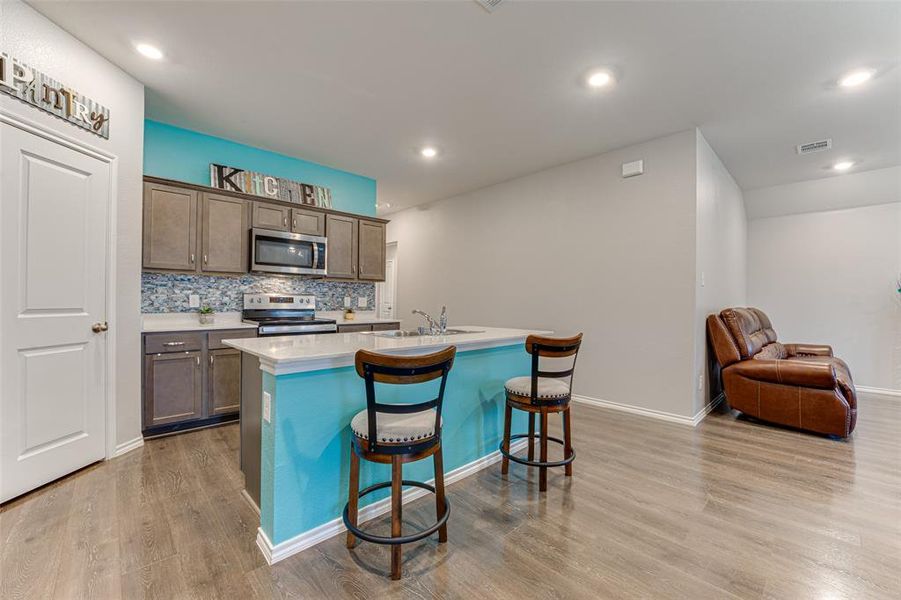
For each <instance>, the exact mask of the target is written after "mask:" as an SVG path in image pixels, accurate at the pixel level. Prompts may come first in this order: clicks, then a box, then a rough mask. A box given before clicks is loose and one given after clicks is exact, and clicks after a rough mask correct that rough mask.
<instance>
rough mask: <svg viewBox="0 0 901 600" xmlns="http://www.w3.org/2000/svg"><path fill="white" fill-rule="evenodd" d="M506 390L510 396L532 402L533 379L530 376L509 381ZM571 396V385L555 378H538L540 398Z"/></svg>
mask: <svg viewBox="0 0 901 600" xmlns="http://www.w3.org/2000/svg"><path fill="white" fill-rule="evenodd" d="M504 389H505V390H506V391H507V394H508V395H510V396H518V397H520V398H522V399H523V400H522V401H523V402H527V403H529V402H531V400H532V378H531V377H529V376H524V377H514V378H513V379H508V380H507V383H505V384H504ZM567 396H569V384H567V383H566V382H565V381H560V380H559V379H554V378H553V377H539V378H538V398H541V399H543V398H565V397H567Z"/></svg>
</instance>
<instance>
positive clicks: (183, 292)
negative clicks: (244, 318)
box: [141, 273, 375, 313]
mask: <svg viewBox="0 0 901 600" xmlns="http://www.w3.org/2000/svg"><path fill="white" fill-rule="evenodd" d="M254 293H279V294H312V295H314V296H316V308H317V309H318V310H341V309H342V308H344V297H345V296H350V297H351V304H352V306H357V298H366V299H367V300H368V301H369V306H375V284H374V283H353V282H337V281H323V280H321V279H305V278H302V277H268V276H265V275H239V276H236V277H222V276H213V275H186V274H183V273H142V274H141V312H145V313H167V312H196V311H197V309H196V308H190V307H188V295H189V294H198V295H200V304H201V306H211V307H212V308H213V310H215V311H216V312H233V311H240V310H241V309H242V308H243V302H244V294H254Z"/></svg>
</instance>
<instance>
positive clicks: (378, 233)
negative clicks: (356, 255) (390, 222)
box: [357, 219, 385, 281]
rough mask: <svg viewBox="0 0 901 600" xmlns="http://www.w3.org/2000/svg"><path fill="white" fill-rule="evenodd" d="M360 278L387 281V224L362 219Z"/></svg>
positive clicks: (358, 274) (358, 275) (358, 276)
mask: <svg viewBox="0 0 901 600" xmlns="http://www.w3.org/2000/svg"><path fill="white" fill-rule="evenodd" d="M359 245H360V248H359V252H360V259H359V265H358V269H357V270H358V271H359V272H358V273H357V278H358V279H364V280H367V281H385V224H384V223H379V222H377V221H367V220H365V219H360V244H359Z"/></svg>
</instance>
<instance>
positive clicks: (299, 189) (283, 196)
mask: <svg viewBox="0 0 901 600" xmlns="http://www.w3.org/2000/svg"><path fill="white" fill-rule="evenodd" d="M210 185H212V186H213V187H215V188H219V189H220V190H230V191H232V192H244V193H245V194H253V195H254V196H263V197H265V198H272V199H273V200H282V201H284V202H295V203H297V204H307V205H309V206H320V207H322V208H331V207H332V192H331V190H329V189H328V188H325V187H322V186H321V185H312V184H309V183H300V182H299V181H292V180H290V179H284V178H282V177H273V176H272V175H266V174H264V173H257V172H256V171H245V170H244V169H238V168H235V167H227V166H225V165H217V164H215V163H211V164H210Z"/></svg>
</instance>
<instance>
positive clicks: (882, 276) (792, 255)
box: [748, 182, 901, 390]
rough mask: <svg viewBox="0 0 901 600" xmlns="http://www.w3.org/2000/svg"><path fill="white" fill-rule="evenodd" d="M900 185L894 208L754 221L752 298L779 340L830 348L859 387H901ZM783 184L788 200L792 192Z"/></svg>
mask: <svg viewBox="0 0 901 600" xmlns="http://www.w3.org/2000/svg"><path fill="white" fill-rule="evenodd" d="M843 183H844V182H843ZM895 186H896V189H895V198H896V199H897V200H896V202H894V203H891V204H881V205H878V206H865V207H859V208H850V209H845V210H836V211H826V212H814V213H803V214H795V215H786V216H779V217H769V218H763V219H754V220H752V221H751V222H750V224H749V239H748V299H749V302H750V304H751V305H752V306H758V307H760V308H761V309H763V310H764V311H765V312H766V313H767V314H768V315H769V316H770V317H771V319H772V321H773V325H774V327H775V328H776V331H777V332H778V333H779V338H780V340H781V341H783V342H814V343H824V344H831V345H832V346H833V347H834V349H835V353H836V355H837V356H840V357H842V358H843V359H845V360H846V361H847V362H848V364H849V366H850V367H851V374H852V376H853V377H854V381H855V383H856V384H857V385H862V386H869V387H877V388H883V389H893V390H901V297H899V294H898V293H897V291H896V289H897V283H896V282H897V279H898V277H899V276H901V191H899V187H901V184H899V183H897V182H896V183H895ZM785 187H786V188H787V189H786V190H785V192H786V199H788V196H789V195H790V194H792V193H793V192H794V190H793V189H791V188H788V186H785Z"/></svg>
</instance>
